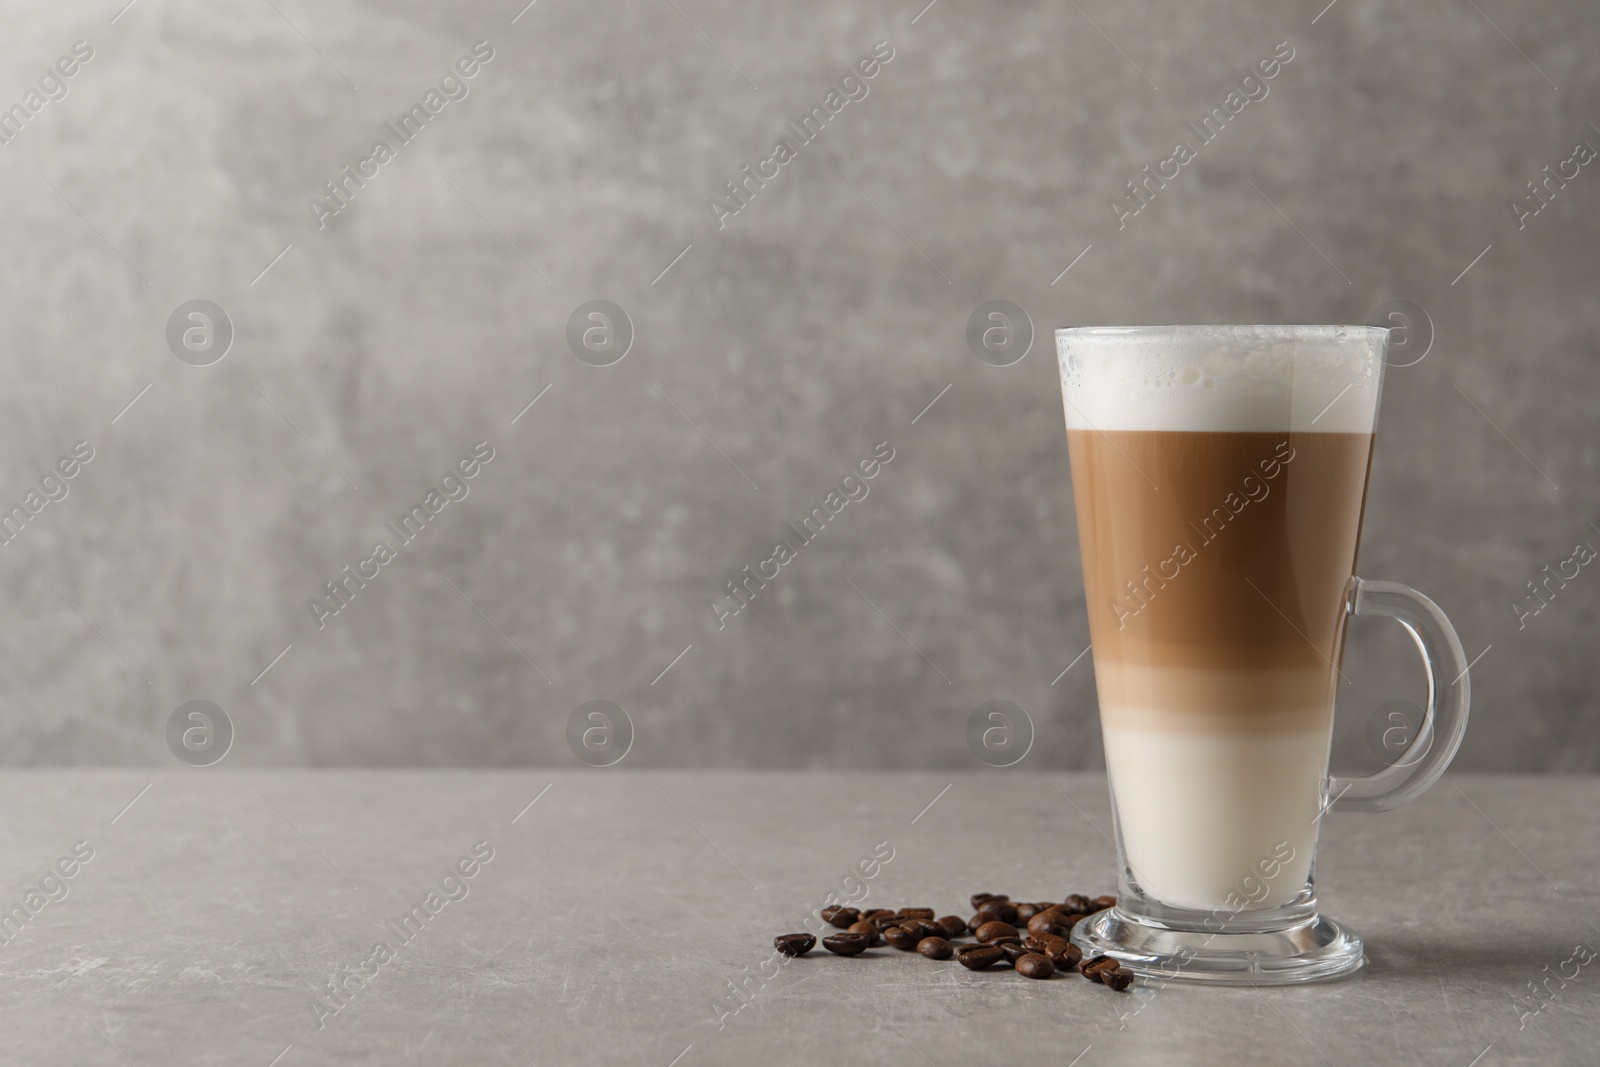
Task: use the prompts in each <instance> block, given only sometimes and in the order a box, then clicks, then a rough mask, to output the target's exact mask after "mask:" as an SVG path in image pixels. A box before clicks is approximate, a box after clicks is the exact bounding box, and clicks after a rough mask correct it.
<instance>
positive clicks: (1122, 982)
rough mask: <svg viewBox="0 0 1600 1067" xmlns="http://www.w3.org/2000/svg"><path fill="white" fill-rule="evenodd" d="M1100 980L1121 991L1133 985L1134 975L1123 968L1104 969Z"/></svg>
mask: <svg viewBox="0 0 1600 1067" xmlns="http://www.w3.org/2000/svg"><path fill="white" fill-rule="evenodd" d="M1100 981H1101V982H1103V983H1104V984H1106V985H1108V986H1110V987H1111V988H1112V989H1115V990H1116V991H1117V992H1119V993H1121V992H1123V991H1124V990H1126V989H1127V988H1128V987H1129V986H1131V985H1133V975H1131V974H1129V973H1128V972H1127V971H1123V970H1116V971H1103V972H1101V975H1100Z"/></svg>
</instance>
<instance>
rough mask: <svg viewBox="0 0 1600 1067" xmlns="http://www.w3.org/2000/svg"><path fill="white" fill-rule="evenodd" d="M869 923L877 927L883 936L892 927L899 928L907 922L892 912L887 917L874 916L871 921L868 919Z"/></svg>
mask: <svg viewBox="0 0 1600 1067" xmlns="http://www.w3.org/2000/svg"><path fill="white" fill-rule="evenodd" d="M867 922H870V923H871V924H872V925H873V926H876V927H877V928H878V932H879V933H880V934H881V933H883V932H884V931H885V930H887V929H888V928H889V927H891V926H899V925H900V924H901V923H903V922H905V920H904V919H902V918H900V916H898V915H896V914H895V913H894V912H890V913H889V914H887V915H881V914H880V915H874V916H873V917H872V918H871V919H868V920H867Z"/></svg>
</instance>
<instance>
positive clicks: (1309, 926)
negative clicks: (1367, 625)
mask: <svg viewBox="0 0 1600 1067" xmlns="http://www.w3.org/2000/svg"><path fill="white" fill-rule="evenodd" d="M1388 339H1389V335H1388V331H1387V330H1386V329H1383V328H1379V327H1372V326H1158V327H1131V328H1123V327H1086V328H1081V329H1067V330H1058V331H1056V344H1057V347H1058V350H1059V355H1060V362H1061V387H1062V388H1061V391H1062V397H1063V399H1064V401H1065V405H1064V406H1065V411H1066V419H1067V444H1068V451H1069V453H1070V454H1071V457H1072V490H1073V498H1074V501H1075V503H1076V506H1077V511H1078V537H1079V542H1080V547H1081V549H1082V555H1083V581H1084V588H1085V592H1086V594H1087V598H1088V608H1089V633H1090V639H1091V640H1092V642H1093V646H1094V670H1095V684H1096V687H1097V688H1098V691H1099V699H1100V724H1101V728H1102V731H1103V733H1104V736H1105V752H1106V769H1107V772H1108V774H1109V777H1110V781H1111V802H1112V811H1113V817H1114V820H1115V823H1116V840H1117V860H1118V865H1119V868H1120V870H1119V878H1120V882H1121V886H1120V894H1119V897H1118V902H1117V905H1116V907H1114V908H1111V909H1109V910H1107V911H1103V912H1101V913H1100V914H1098V915H1096V916H1094V917H1093V918H1091V919H1087V920H1084V921H1082V922H1080V923H1078V925H1077V926H1076V927H1075V928H1074V930H1073V934H1072V939H1073V941H1074V942H1075V943H1076V944H1077V945H1078V946H1079V947H1080V948H1082V949H1083V951H1084V953H1085V954H1086V955H1088V954H1093V953H1104V954H1105V955H1108V956H1112V957H1115V958H1116V959H1117V960H1118V961H1120V963H1121V964H1122V966H1123V967H1124V968H1125V969H1130V970H1133V971H1134V972H1136V973H1139V974H1144V975H1150V976H1159V977H1165V978H1171V979H1192V980H1200V981H1210V982H1236V983H1250V984H1255V985H1268V984H1287V983H1292V982H1304V981H1312V980H1316V979H1327V978H1337V977H1341V976H1344V975H1348V974H1351V973H1353V972H1355V971H1356V970H1358V969H1360V967H1361V965H1362V964H1363V962H1364V961H1365V957H1364V955H1363V953H1362V946H1361V939H1360V937H1358V936H1357V935H1356V934H1355V933H1354V932H1353V931H1351V930H1350V929H1348V928H1347V927H1344V926H1341V925H1340V924H1339V923H1337V922H1335V921H1333V920H1332V919H1329V918H1326V917H1323V916H1320V915H1319V914H1318V913H1317V898H1316V892H1315V890H1314V888H1313V885H1312V867H1313V861H1314V859H1315V856H1316V848H1317V828H1318V826H1319V824H1320V822H1321V819H1322V815H1323V813H1324V812H1326V811H1330V810H1331V811H1382V810H1385V809H1387V808H1392V807H1395V806H1397V805H1399V804H1402V803H1405V802H1406V801H1408V800H1411V799H1412V798H1414V797H1416V796H1417V795H1419V794H1420V793H1422V792H1423V790H1425V789H1427V788H1428V786H1430V785H1432V784H1433V782H1434V781H1435V780H1437V779H1438V777H1439V775H1440V774H1442V773H1443V772H1444V769H1445V767H1446V765H1448V764H1449V762H1450V759H1451V757H1453V756H1454V755H1455V752H1456V749H1457V748H1458V747H1459V746H1460V743H1461V737H1462V734H1463V733H1464V732H1465V730H1466V725H1467V703H1468V678H1467V660H1466V657H1465V656H1464V655H1463V654H1462V650H1461V642H1460V641H1459V640H1458V639H1457V637H1456V634H1455V630H1454V629H1452V628H1451V626H1450V623H1449V620H1447V619H1446V618H1445V616H1444V614H1443V612H1441V611H1440V610H1439V608H1438V606H1437V605H1435V604H1434V603H1433V601H1431V600H1429V599H1428V598H1427V597H1425V596H1423V595H1422V594H1421V593H1418V592H1416V591H1415V590H1413V589H1411V588H1409V587H1407V586H1404V585H1398V584H1396V583H1393V582H1373V581H1366V580H1364V579H1361V578H1357V577H1355V566H1356V546H1357V542H1358V540H1359V536H1360V532H1361V514H1362V509H1363V506H1364V504H1365V501H1366V491H1367V471H1368V468H1369V466H1370V464H1371V459H1372V440H1373V428H1374V426H1375V424H1376V422H1377V413H1378V393H1379V390H1380V388H1381V386H1382V383H1383V369H1384V355H1385V351H1386V349H1387V347H1388ZM1351 615H1383V616H1387V617H1389V618H1393V619H1395V620H1397V621H1398V622H1399V623H1400V624H1401V625H1402V626H1404V627H1405V628H1406V629H1407V630H1408V631H1410V633H1411V636H1412V637H1413V638H1414V639H1415V641H1416V645H1417V648H1418V650H1419V651H1420V652H1421V654H1422V661H1423V667H1424V669H1425V670H1426V672H1427V676H1428V706H1427V712H1426V716H1425V718H1424V720H1423V723H1422V725H1421V727H1420V728H1419V730H1418V732H1417V736H1416V738H1415V739H1414V740H1413V741H1412V744H1411V746H1410V747H1409V748H1408V749H1407V751H1406V752H1405V753H1404V754H1403V755H1402V756H1401V758H1400V759H1399V760H1397V761H1396V762H1395V763H1394V764H1393V765H1391V766H1388V767H1386V768H1384V769H1383V770H1380V771H1378V772H1377V773H1375V774H1371V775H1368V776H1365V777H1356V778H1341V777H1337V776H1336V777H1329V776H1328V751H1329V746H1330V744H1331V742H1332V736H1333V705H1334V697H1335V694H1336V692H1337V690H1338V687H1339V686H1340V685H1341V684H1343V682H1344V681H1347V680H1348V679H1345V678H1344V677H1343V672H1342V671H1341V669H1340V661H1341V657H1342V653H1343V650H1344V633H1345V624H1346V622H1347V621H1348V619H1349V618H1350V616H1351Z"/></svg>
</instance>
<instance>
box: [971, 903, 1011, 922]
mask: <svg viewBox="0 0 1600 1067" xmlns="http://www.w3.org/2000/svg"><path fill="white" fill-rule="evenodd" d="M978 914H979V915H983V916H987V918H985V920H984V921H985V922H988V921H990V920H994V919H998V920H1000V921H1001V922H1003V923H1014V922H1016V921H1017V906H1016V905H1015V904H1013V903H1011V901H1009V900H986V901H984V902H983V904H982V905H981V906H980V907H979V908H978Z"/></svg>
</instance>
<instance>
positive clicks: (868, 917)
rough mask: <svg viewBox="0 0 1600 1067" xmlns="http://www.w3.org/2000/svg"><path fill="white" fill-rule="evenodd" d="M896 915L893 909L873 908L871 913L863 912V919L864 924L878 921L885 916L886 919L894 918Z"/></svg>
mask: <svg viewBox="0 0 1600 1067" xmlns="http://www.w3.org/2000/svg"><path fill="white" fill-rule="evenodd" d="M894 914H895V911H894V909H893V908H873V909H871V910H870V911H864V912H862V913H861V919H862V921H863V922H872V921H873V920H875V919H877V918H878V917H879V916H883V917H885V918H893V917H894Z"/></svg>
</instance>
